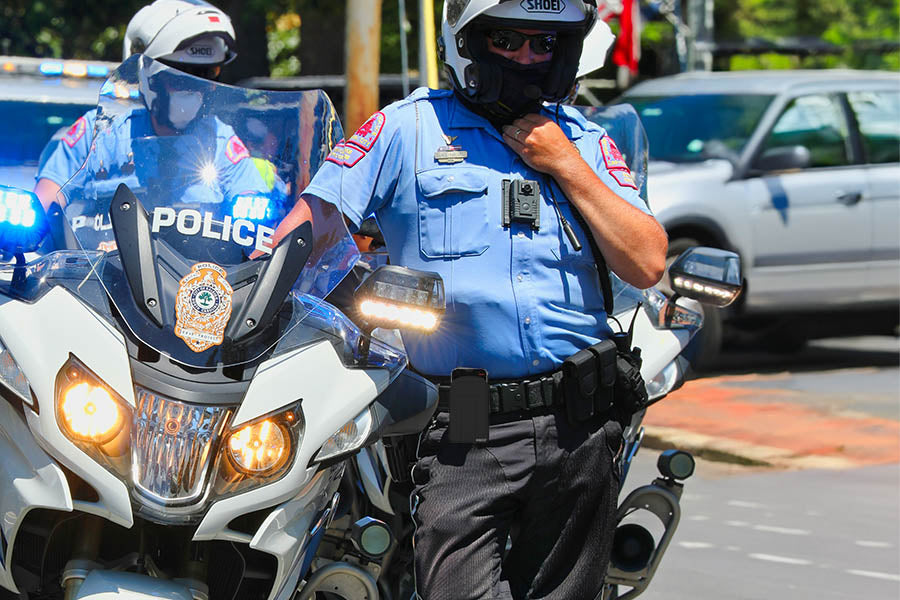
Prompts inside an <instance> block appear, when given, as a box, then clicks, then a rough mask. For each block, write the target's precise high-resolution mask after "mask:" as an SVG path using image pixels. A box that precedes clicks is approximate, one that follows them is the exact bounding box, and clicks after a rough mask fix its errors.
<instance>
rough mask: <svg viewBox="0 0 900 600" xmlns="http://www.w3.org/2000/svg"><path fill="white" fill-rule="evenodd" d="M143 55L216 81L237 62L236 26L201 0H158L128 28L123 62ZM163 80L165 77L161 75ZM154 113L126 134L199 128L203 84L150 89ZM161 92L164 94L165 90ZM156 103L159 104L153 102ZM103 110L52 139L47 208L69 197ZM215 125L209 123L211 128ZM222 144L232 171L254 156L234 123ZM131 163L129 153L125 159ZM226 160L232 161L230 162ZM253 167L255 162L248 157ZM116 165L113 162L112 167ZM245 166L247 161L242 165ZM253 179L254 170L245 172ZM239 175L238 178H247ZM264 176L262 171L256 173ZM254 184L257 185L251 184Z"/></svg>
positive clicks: (218, 127)
mask: <svg viewBox="0 0 900 600" xmlns="http://www.w3.org/2000/svg"><path fill="white" fill-rule="evenodd" d="M137 53H142V54H144V55H146V56H149V57H150V58H153V59H156V60H158V61H159V62H161V63H163V64H165V65H167V66H170V67H172V68H175V69H178V70H179V71H182V72H184V73H188V74H190V75H194V76H196V77H199V78H203V79H208V80H216V79H217V78H218V77H219V74H220V73H221V70H222V66H223V65H225V64H227V63H229V62H230V61H232V60H233V59H234V58H235V56H237V54H236V53H235V36H234V28H233V27H232V25H231V19H229V18H228V15H226V14H225V13H224V12H222V11H221V10H219V9H218V8H216V7H215V6H212V5H211V4H208V3H206V2H203V1H201V0H156V1H155V2H154V3H153V4H151V5H149V6H145V7H143V8H142V9H141V10H139V11H138V12H137V13H136V14H135V15H134V17H132V19H131V21H130V22H129V23H128V27H127V28H126V31H125V40H124V43H123V60H125V59H127V58H128V57H129V56H131V55H132V54H137ZM159 79H164V77H160V78H159ZM146 91H147V90H145V91H144V92H145V99H146V100H149V101H150V103H151V104H150V105H149V106H147V108H148V109H149V112H146V111H145V112H144V113H143V115H136V116H135V118H134V119H129V131H127V132H125V131H123V132H121V134H122V135H123V136H127V137H130V138H131V139H135V138H138V137H142V136H153V135H174V134H175V133H180V132H181V131H183V130H185V129H187V128H188V127H197V126H199V124H200V123H201V122H202V121H203V120H202V119H197V118H196V117H197V116H198V113H199V112H200V109H201V106H202V102H203V97H202V92H203V90H202V89H201V87H200V86H197V89H193V90H175V89H171V90H165V89H163V90H157V91H153V92H151V93H150V97H149V98H148V97H147V95H146ZM159 92H161V93H159ZM153 102H156V103H157V106H155V107H154V106H153ZM96 118H97V110H96V109H94V110H90V111H88V112H87V113H85V115H84V116H82V117H81V118H79V119H78V120H77V121H76V122H75V123H74V124H73V125H72V126H71V127H70V128H69V130H68V131H67V132H66V133H65V135H64V136H63V138H62V140H60V141H58V142H56V141H51V142H50V144H54V143H55V144H56V148H55V149H54V150H53V151H52V153H51V154H50V155H49V157H48V158H47V160H46V161H45V162H44V163H43V164H42V165H41V166H40V168H39V170H38V174H37V183H36V185H35V188H34V191H35V193H36V194H37V195H38V197H39V198H40V199H41V204H43V206H44V208H45V209H47V208H49V206H50V204H51V203H53V202H55V201H59V202H60V203H64V199H61V198H58V197H57V192H59V190H60V188H61V187H62V186H63V185H64V184H65V183H66V182H67V181H68V180H69V179H70V178H71V177H72V176H73V175H74V174H75V173H76V172H77V171H78V169H80V168H81V166H82V164H83V163H84V161H85V158H86V157H87V155H88V153H89V151H90V149H91V142H92V138H93V133H94V123H95V121H96ZM209 127H210V124H209V123H206V128H209ZM210 133H211V134H212V135H215V136H216V137H217V140H218V145H219V146H221V149H222V152H221V153H220V156H221V160H218V161H217V162H218V163H221V164H217V166H218V167H220V168H222V169H229V170H233V169H230V167H229V162H230V164H231V165H237V164H238V163H239V161H240V160H243V158H244V157H245V155H247V154H248V152H247V149H246V147H245V146H244V144H243V142H242V141H241V140H240V139H239V138H238V137H237V136H236V135H235V133H234V131H233V130H232V128H231V127H229V126H228V125H225V124H223V123H221V122H217V123H216V124H215V125H214V126H213V130H212V131H211V132H210ZM229 150H230V154H228V155H226V151H229ZM122 158H123V162H124V163H127V161H128V159H127V157H122ZM226 159H227V160H228V161H229V162H226ZM246 162H247V163H248V164H247V165H246V166H248V167H249V166H250V161H246ZM111 166H112V165H111ZM242 166H245V165H242ZM245 175H246V176H250V177H253V174H252V173H249V172H248V173H247V174H245ZM242 178H245V177H243V176H235V177H233V179H242ZM255 178H256V179H259V175H258V174H257V175H256V176H255ZM249 187H250V188H254V189H255V188H256V187H257V186H256V184H255V183H251V184H250V186H249Z"/></svg>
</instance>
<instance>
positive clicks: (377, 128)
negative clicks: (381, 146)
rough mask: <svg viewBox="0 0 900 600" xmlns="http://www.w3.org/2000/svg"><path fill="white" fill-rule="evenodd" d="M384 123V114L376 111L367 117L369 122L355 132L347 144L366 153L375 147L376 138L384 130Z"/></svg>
mask: <svg viewBox="0 0 900 600" xmlns="http://www.w3.org/2000/svg"><path fill="white" fill-rule="evenodd" d="M385 121H386V119H385V116H384V113H383V112H381V111H378V112H377V113H375V114H374V115H372V116H371V117H369V120H368V121H366V122H365V123H363V124H362V126H360V128H359V129H357V130H356V133H354V134H353V137H351V138H350V140H349V141H348V142H347V143H348V144H353V145H354V146H357V147H359V148H361V149H363V150H365V151H366V152H368V151H369V150H371V149H372V146H374V145H375V141H376V140H377V139H378V136H379V135H381V130H382V129H384V123H385Z"/></svg>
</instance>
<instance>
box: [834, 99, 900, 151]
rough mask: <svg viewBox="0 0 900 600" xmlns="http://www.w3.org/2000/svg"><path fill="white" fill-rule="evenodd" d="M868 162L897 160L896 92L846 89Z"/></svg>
mask: <svg viewBox="0 0 900 600" xmlns="http://www.w3.org/2000/svg"><path fill="white" fill-rule="evenodd" d="M847 100H849V101H850V106H852V107H853V112H854V113H855V114H856V121H857V123H859V132H860V134H861V135H862V139H863V144H864V146H865V148H866V158H867V159H868V162H870V163H895V162H900V92H898V91H888V90H883V91H871V92H848V93H847Z"/></svg>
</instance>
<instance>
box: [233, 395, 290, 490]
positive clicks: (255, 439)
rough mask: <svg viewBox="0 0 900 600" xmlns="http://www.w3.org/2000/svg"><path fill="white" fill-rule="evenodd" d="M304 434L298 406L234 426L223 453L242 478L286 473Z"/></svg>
mask: <svg viewBox="0 0 900 600" xmlns="http://www.w3.org/2000/svg"><path fill="white" fill-rule="evenodd" d="M302 432H303V418H302V416H301V413H300V408H299V406H294V407H291V408H289V409H287V410H283V411H281V412H279V413H276V414H272V415H267V416H264V417H260V418H259V419H257V420H255V421H251V422H250V423H247V424H241V425H237V426H236V427H234V428H233V429H232V430H231V431H230V432H229V433H228V434H227V435H226V436H225V445H224V448H223V452H224V453H225V454H226V455H227V456H228V459H229V462H230V463H231V465H232V466H233V467H234V470H235V471H237V472H238V473H241V474H243V475H250V476H255V477H259V476H266V477H268V476H273V475H277V474H281V473H284V472H285V471H286V467H287V466H288V465H289V463H290V460H291V458H292V457H293V456H294V451H295V448H296V447H297V444H299V441H300V436H301V435H302Z"/></svg>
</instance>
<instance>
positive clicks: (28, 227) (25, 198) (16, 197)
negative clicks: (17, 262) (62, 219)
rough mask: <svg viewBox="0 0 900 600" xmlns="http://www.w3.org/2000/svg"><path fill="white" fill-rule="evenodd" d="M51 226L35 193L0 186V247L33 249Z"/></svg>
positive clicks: (12, 250) (18, 250)
mask: <svg viewBox="0 0 900 600" xmlns="http://www.w3.org/2000/svg"><path fill="white" fill-rule="evenodd" d="M48 229H49V224H48V222H47V215H46V213H45V212H44V208H43V207H42V206H41V201H40V200H39V199H38V197H37V195H36V194H35V193H34V192H29V191H27V190H22V189H19V188H14V187H10V186H6V185H0V250H2V251H4V252H8V253H9V254H24V253H26V252H34V251H35V250H37V248H38V246H40V244H41V240H42V239H44V236H45V235H46V234H47V230H48Z"/></svg>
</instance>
